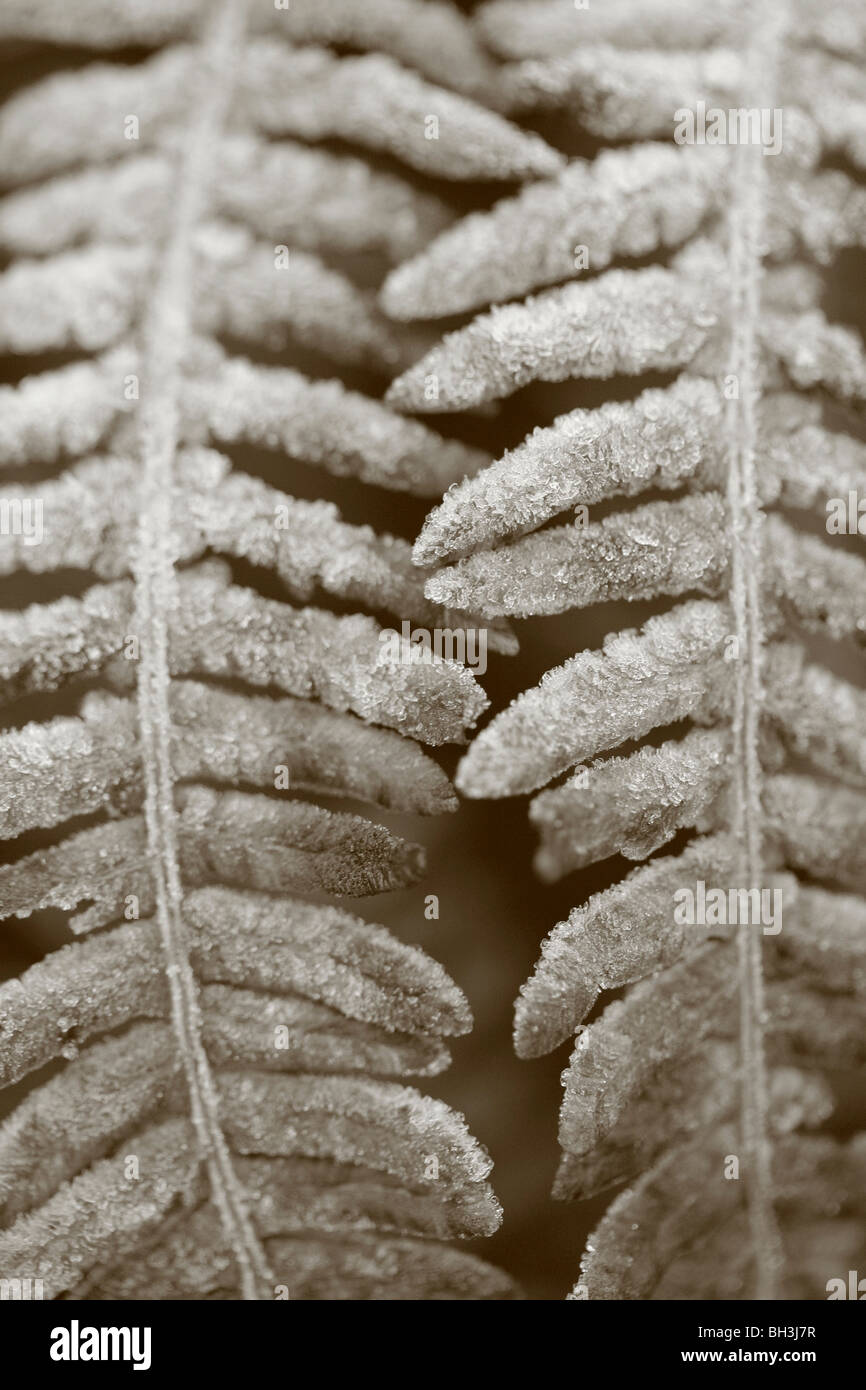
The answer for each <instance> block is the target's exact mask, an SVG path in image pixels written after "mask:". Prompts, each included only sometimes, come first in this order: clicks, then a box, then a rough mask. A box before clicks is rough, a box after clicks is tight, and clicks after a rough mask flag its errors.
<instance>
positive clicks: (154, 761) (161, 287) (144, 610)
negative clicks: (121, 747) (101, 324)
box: [134, 0, 273, 1299]
mask: <svg viewBox="0 0 866 1390" xmlns="http://www.w3.org/2000/svg"><path fill="white" fill-rule="evenodd" d="M245 8H246V5H245V0H223V2H222V3H221V4H220V5H219V6H217V7H216V9H215V11H214V12H213V17H212V20H211V22H210V24H209V27H208V30H207V32H206V34H205V36H204V39H203V43H202V48H201V53H200V56H199V61H198V70H197V73H196V77H195V79H194V81H193V85H192V90H191V102H192V109H193V110H194V111H195V117H194V120H193V121H192V122H191V126H190V129H189V130H188V132H187V137H186V138H187V144H186V149H185V151H184V155H183V157H182V159H181V160H180V162H179V169H178V182H177V198H176V201H175V203H174V215H173V220H172V225H171V228H170V230H169V232H168V234H167V237H166V242H165V246H164V250H163V255H162V258H161V264H160V269H159V272H158V275H157V279H156V283H155V285H154V287H153V294H152V298H151V301H150V306H149V310H148V313H147V315H146V317H145V320H144V324H143V327H142V353H141V364H142V365H141V405H140V408H139V413H138V417H137V437H136V442H137V447H138V450H139V457H140V459H141V463H142V473H143V476H142V489H141V499H142V500H141V512H140V520H139V531H138V544H137V554H136V557H135V569H134V572H135V584H136V633H137V636H138V638H139V643H140V665H139V673H138V712H139V725H140V738H141V751H142V761H143V766H144V770H145V784H146V801H145V818H146V823H147V839H148V856H149V861H150V865H151V871H152V874H153V878H154V884H155V889H156V903H157V917H158V921H159V925H160V931H161V935H162V942H163V947H164V951H165V959H166V974H167V977H168V984H169V992H170V998H171V1018H172V1025H173V1028H174V1032H175V1035H176V1038H177V1042H178V1047H179V1050H180V1055H181V1058H182V1061H183V1067H184V1072H185V1076H186V1081H187V1085H188V1088H189V1095H190V1110H191V1115H192V1120H193V1124H194V1126H195V1130H196V1134H197V1138H198V1142H199V1145H200V1149H201V1154H202V1159H203V1161H204V1163H205V1165H206V1169H207V1173H208V1178H209V1181H210V1188H211V1193H212V1196H213V1200H214V1203H215V1205H216V1207H217V1209H218V1210H219V1213H220V1217H221V1220H222V1224H223V1228H224V1231H225V1234H226V1238H227V1241H228V1243H229V1245H230V1247H231V1249H232V1252H233V1254H234V1256H235V1259H236V1261H237V1264H238V1268H239V1271H240V1276H241V1287H242V1291H243V1296H244V1298H246V1299H253V1298H257V1297H259V1295H260V1293H263V1292H264V1287H265V1285H266V1284H271V1285H272V1283H273V1279H272V1276H271V1273H270V1271H269V1269H268V1265H267V1260H266V1257H265V1254H264V1251H263V1249H262V1246H261V1243H260V1241H259V1239H258V1236H257V1235H256V1232H255V1229H254V1227H253V1224H252V1222H251V1220H250V1217H249V1214H248V1211H247V1205H246V1199H245V1195H244V1192H243V1188H242V1186H241V1184H240V1182H239V1181H238V1178H237V1175H236V1174H235V1171H234V1168H233V1165H232V1159H231V1154H230V1151H229V1147H228V1144H227V1142H226V1139H225V1136H224V1134H223V1131H222V1126H221V1123H220V1116H219V1100H218V1096H217V1092H216V1087H215V1084H214V1079H213V1075H212V1073H211V1069H210V1063H209V1061H208V1057H207V1054H206V1052H205V1049H204V1044H203V1042H202V1031H201V1030H202V1020H201V1008H200V1003H199V995H198V985H197V983H196V979H195V976H194V973H193V970H192V967H191V965H190V961H189V953H188V949H187V941H186V929H185V926H184V922H183V917H182V914H181V905H182V900H183V888H182V884H181V879H180V870H179V867H178V855H177V827H176V812H175V805H174V774H173V770H172V765H171V751H170V749H171V721H170V714H169V698H168V697H169V681H170V675H169V660H168V621H169V618H170V615H171V614H172V612H173V611H174V610H175V609H176V606H177V592H176V577H175V569H174V561H175V556H174V553H173V550H172V544H171V534H172V527H171V497H172V478H173V469H174V461H175V456H176V452H177V446H178V441H179V438H180V403H179V400H178V386H179V381H180V375H181V371H182V367H183V362H184V358H185V355H186V351H187V346H188V342H189V338H190V332H191V327H190V322H191V303H192V301H191V293H190V286H191V280H192V274H193V271H194V248H193V236H194V233H195V229H196V226H197V224H198V222H199V221H200V218H201V215H202V212H203V210H204V207H205V195H206V189H207V179H208V175H209V171H210V168H211V166H212V164H213V156H214V147H215V144H216V142H217V140H218V139H219V135H220V131H221V129H222V127H223V125H224V122H225V118H226V114H227V110H228V104H229V100H230V96H231V88H232V71H233V67H234V64H235V61H236V55H237V52H238V48H239V45H240V43H241V42H242V39H243V33H244V26H245Z"/></svg>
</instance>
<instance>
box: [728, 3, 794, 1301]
mask: <svg viewBox="0 0 866 1390" xmlns="http://www.w3.org/2000/svg"><path fill="white" fill-rule="evenodd" d="M777 42H778V31H777V26H776V23H775V16H772V17H771V20H770V23H769V24H768V25H767V26H766V27H764V29H763V33H762V39H761V41H760V42H756V43H755V46H754V50H753V54H754V56H755V57H756V60H757V59H758V55H759V60H760V61H761V62H762V64H763V70H762V75H764V74H765V73H766V68H767V59H768V55H769V57H770V64H771V62H772V55H773V54H774V52H775V46H776V44H777ZM764 158H765V156H764V154H763V151H762V149H761V148H760V147H758V146H756V145H748V144H741V145H736V146H734V149H733V160H732V163H733V179H732V185H733V186H732V190H731V201H730V211H729V214H728V223H727V225H728V235H729V253H730V259H729V265H730V275H731V296H730V314H731V349H730V365H729V373H730V378H729V380H730V379H732V380H733V382H735V383H736V394H735V395H733V396H732V398H730V399H729V401H728V412H727V425H728V444H729V468H728V486H727V500H728V507H729V514H730V525H731V533H732V546H731V554H732V563H731V591H730V598H731V606H732V608H733V612H734V617H735V624H736V637H737V640H738V653H737V655H738V660H737V663H736V669H737V677H736V681H735V694H734V708H733V718H732V726H733V727H732V748H733V762H732V766H733V778H732V792H733V797H732V800H733V808H732V828H733V833H734V836H735V839H736V842H737V848H738V856H737V858H738V864H739V880H740V883H741V884H742V885H743V886H745V887H748V888H760V887H762V878H763V843H762V839H763V837H762V805H761V791H762V770H761V762H760V755H759V728H760V719H761V709H762V704H763V679H762V664H763V645H764V631H763V622H762V614H761V596H760V571H761V550H762V529H763V515H762V512H761V507H760V503H759V500H758V492H757V488H756V484H755V452H756V444H757V406H758V402H759V398H760V384H759V383H760V362H759V351H758V342H757V326H758V322H759V316H760V284H761V271H762V250H761V241H762V229H763V221H764V210H765V209H764V201H765V188H764V184H765V166H764ZM737 952H738V971H739V1005H740V1074H741V1144H742V1149H743V1166H744V1169H745V1186H746V1206H747V1211H748V1218H749V1226H750V1231H751V1239H752V1247H753V1253H754V1265H755V1283H756V1297H757V1298H759V1299H772V1298H775V1297H776V1296H777V1287H778V1279H779V1273H780V1270H781V1265H782V1244H781V1236H780V1233H779V1227H778V1223H777V1220H776V1215H775V1211H774V1206H773V1182H772V1153H771V1146H770V1139H769V1133H768V1094H767V1066H766V1058H765V1052H764V1018H765V1002H764V977H763V952H762V936H761V934H760V926H759V925H758V926H757V927H756V925H755V924H751V923H749V922H748V920H747V921H746V922H743V923H741V924H740V928H739V931H738V934H737Z"/></svg>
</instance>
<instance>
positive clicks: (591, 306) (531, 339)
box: [385, 245, 721, 411]
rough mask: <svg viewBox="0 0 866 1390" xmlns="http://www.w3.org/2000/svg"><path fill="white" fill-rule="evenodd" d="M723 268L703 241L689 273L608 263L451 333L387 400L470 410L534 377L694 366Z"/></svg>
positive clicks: (408, 406)
mask: <svg viewBox="0 0 866 1390" xmlns="http://www.w3.org/2000/svg"><path fill="white" fill-rule="evenodd" d="M720 273H721V262H720V260H719V258H718V255H717V253H716V252H715V251H714V249H713V248H712V247H711V246H709V245H707V246H705V247H703V246H699V247H698V254H697V255H695V256H694V257H693V258H692V259H691V260H690V262H689V273H688V274H684V273H682V270H676V269H671V270H665V269H660V268H658V267H651V268H650V269H648V270H609V271H607V272H606V273H605V274H604V275H602V276H600V277H599V278H598V280H594V281H592V282H591V283H589V284H586V285H583V284H574V285H566V286H565V287H564V288H562V289H556V290H548V291H547V292H546V293H545V294H543V295H537V296H536V297H535V298H532V299H529V300H527V301H526V302H525V303H523V304H506V305H503V306H502V307H501V308H497V309H493V310H492V311H491V312H490V313H489V314H484V315H481V316H480V317H479V318H477V319H475V320H474V322H473V323H471V324H470V325H469V327H468V328H463V329H459V330H458V331H457V332H456V333H452V334H449V335H448V336H447V337H446V338H444V339H443V341H442V343H441V344H440V345H439V346H437V347H435V348H433V349H432V351H431V352H428V353H427V354H426V356H425V357H423V358H422V359H421V361H420V362H416V363H415V365H414V366H412V367H410V368H409V370H408V371H405V372H404V373H403V374H402V376H400V377H398V378H397V380H396V381H393V382H392V383H391V385H390V387H389V388H388V392H387V395H386V398H385V399H386V401H387V402H388V403H389V404H391V405H394V406H396V407H397V408H398V409H400V410H424V411H444V410H449V411H453V410H466V409H467V408H469V407H472V406H476V405H480V404H482V403H483V402H485V401H491V400H498V399H500V398H501V397H502V396H510V395H511V394H512V393H513V392H514V391H516V390H518V389H519V387H521V386H526V385H527V383H528V382H530V381H565V380H566V379H567V378H569V377H574V376H582V377H590V378H592V377H602V378H604V377H611V376H617V375H639V374H640V373H642V372H649V371H671V370H673V369H674V368H677V367H685V366H687V365H688V363H689V362H691V360H692V358H693V357H694V356H695V355H696V353H697V352H698V350H699V349H700V348H701V347H703V345H704V343H705V342H706V341H707V337H708V335H709V332H710V329H712V328H713V327H714V326H715V325H716V323H717V322H718V308H719V277H720ZM660 323H661V324H663V331H662V332H659V331H658V330H659V324H660Z"/></svg>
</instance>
